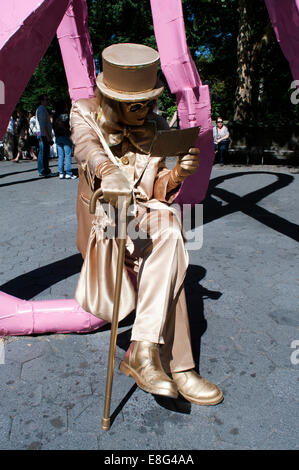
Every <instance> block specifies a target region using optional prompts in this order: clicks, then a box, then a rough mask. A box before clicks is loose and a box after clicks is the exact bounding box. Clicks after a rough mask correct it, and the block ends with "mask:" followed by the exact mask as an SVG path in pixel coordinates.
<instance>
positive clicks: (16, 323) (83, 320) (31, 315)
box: [0, 292, 106, 336]
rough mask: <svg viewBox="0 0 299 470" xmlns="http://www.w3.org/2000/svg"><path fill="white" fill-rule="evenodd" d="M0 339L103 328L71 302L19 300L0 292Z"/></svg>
mask: <svg viewBox="0 0 299 470" xmlns="http://www.w3.org/2000/svg"><path fill="white" fill-rule="evenodd" d="M0 307H1V308H0V336H8V335H15V336H18V335H19V336H20V335H31V334H41V333H86V332H88V331H94V330H97V329H99V328H101V327H102V326H104V325H106V322H105V321H104V320H101V319H100V318H97V317H95V316H94V315H91V313H88V312H85V310H83V309H82V308H81V307H80V305H79V304H78V303H77V302H76V301H75V300H73V299H63V300H34V301H28V300H21V299H18V298H17V297H13V296H12V295H8V294H5V293H4V292H0Z"/></svg>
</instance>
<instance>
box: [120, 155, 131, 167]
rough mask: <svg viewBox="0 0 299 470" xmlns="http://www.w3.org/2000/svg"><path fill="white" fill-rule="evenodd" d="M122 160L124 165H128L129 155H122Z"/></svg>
mask: <svg viewBox="0 0 299 470" xmlns="http://www.w3.org/2000/svg"><path fill="white" fill-rule="evenodd" d="M120 161H121V162H122V164H123V165H128V164H129V159H128V157H121V159H120Z"/></svg>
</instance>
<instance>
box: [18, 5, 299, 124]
mask: <svg viewBox="0 0 299 470" xmlns="http://www.w3.org/2000/svg"><path fill="white" fill-rule="evenodd" d="M161 1H163V0H161ZM87 4H88V9H89V20H88V21H89V30H90V35H91V40H92V44H93V50H94V56H95V59H97V63H98V64H99V65H100V66H101V52H102V50H103V49H104V48H105V47H107V46H109V45H110V44H113V43H117V42H137V43H143V44H146V45H148V46H151V47H154V48H155V49H157V44H156V40H155V36H154V29H153V23H152V15H151V9H150V0H87ZM182 4H183V13H184V20H185V28H186V36H187V43H188V46H189V48H190V52H191V55H192V57H193V59H194V60H195V63H196V66H197V68H198V70H199V73H200V76H201V79H202V81H203V82H206V81H208V82H209V84H210V92H211V100H212V117H213V118H215V117H216V116H217V115H221V116H222V117H223V118H224V119H228V120H232V119H233V116H234V112H235V107H236V100H235V96H236V88H237V83H238V61H237V46H238V43H237V39H238V35H239V32H240V28H241V27H242V23H241V22H240V18H241V17H242V14H241V13H242V8H243V9H244V8H246V9H247V10H248V14H249V18H250V21H249V22H248V24H247V25H246V26H247V29H246V31H248V34H249V38H248V40H249V41H251V43H252V44H254V43H255V41H258V40H260V39H261V36H262V33H263V31H264V29H265V27H266V26H267V24H268V23H269V17H268V14H267V11H266V8H265V5H264V1H262V0H182ZM272 36H273V37H272V40H271V41H269V43H268V44H263V45H262V47H261V48H260V50H259V55H258V61H257V62H256V63H255V64H253V68H254V70H253V72H252V77H253V80H252V87H253V89H252V102H251V107H252V115H253V117H254V119H255V120H256V121H263V122H273V121H275V122H287V121H288V120H290V119H291V120H299V109H298V108H299V107H298V106H294V105H292V104H291V101H290V94H291V92H290V91H289V88H290V84H291V82H292V77H291V74H290V71H289V66H288V63H287V61H286V59H285V58H284V56H283V54H282V52H281V50H280V47H279V44H278V43H277V41H276V39H275V37H274V35H273V33H272ZM249 56H250V54H248V61H249ZM160 78H161V80H162V81H163V82H164V84H165V92H164V94H163V95H162V97H161V99H160V109H161V110H162V111H163V112H164V113H165V114H166V115H167V116H168V117H171V116H172V114H173V110H174V109H175V107H176V102H175V96H174V95H172V94H171V93H170V91H169V89H168V86H167V83H166V80H165V78H164V76H163V74H162V73H161V71H160ZM43 92H45V93H47V94H48V95H49V96H50V98H51V105H52V108H55V105H56V103H57V102H58V101H60V100H62V99H66V98H68V89H67V82H66V78H65V73H64V68H63V63H62V59H61V54H60V50H59V46H58V42H57V39H54V40H53V42H52V44H51V45H50V47H49V49H48V51H47V53H46V54H45V56H44V57H43V59H42V60H41V62H40V64H39V66H38V67H37V69H36V71H35V72H34V75H33V77H32V78H31V80H30V81H29V83H28V85H27V87H26V90H25V91H24V93H23V96H22V98H21V100H20V103H19V104H21V105H22V106H23V107H24V108H25V109H26V110H27V111H28V110H30V109H35V108H36V105H37V98H38V96H39V95H40V94H41V93H43Z"/></svg>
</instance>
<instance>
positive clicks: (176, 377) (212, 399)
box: [171, 370, 223, 405]
mask: <svg viewBox="0 0 299 470" xmlns="http://www.w3.org/2000/svg"><path fill="white" fill-rule="evenodd" d="M171 375H172V378H173V381H174V382H175V383H176V384H177V386H178V390H179V393H180V394H181V395H182V396H183V397H184V398H185V399H186V400H188V401H190V402H191V403H195V404H196V405H217V404H218V403H220V402H221V401H222V400H223V394H222V392H221V390H220V389H219V388H218V387H217V385H214V384H213V383H212V382H209V381H208V380H206V379H204V378H203V377H201V376H200V375H198V374H197V373H196V372H195V370H187V371H183V372H172V374H171Z"/></svg>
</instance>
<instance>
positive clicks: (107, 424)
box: [102, 418, 110, 431]
mask: <svg viewBox="0 0 299 470" xmlns="http://www.w3.org/2000/svg"><path fill="white" fill-rule="evenodd" d="M102 429H104V431H108V429H110V418H102Z"/></svg>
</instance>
